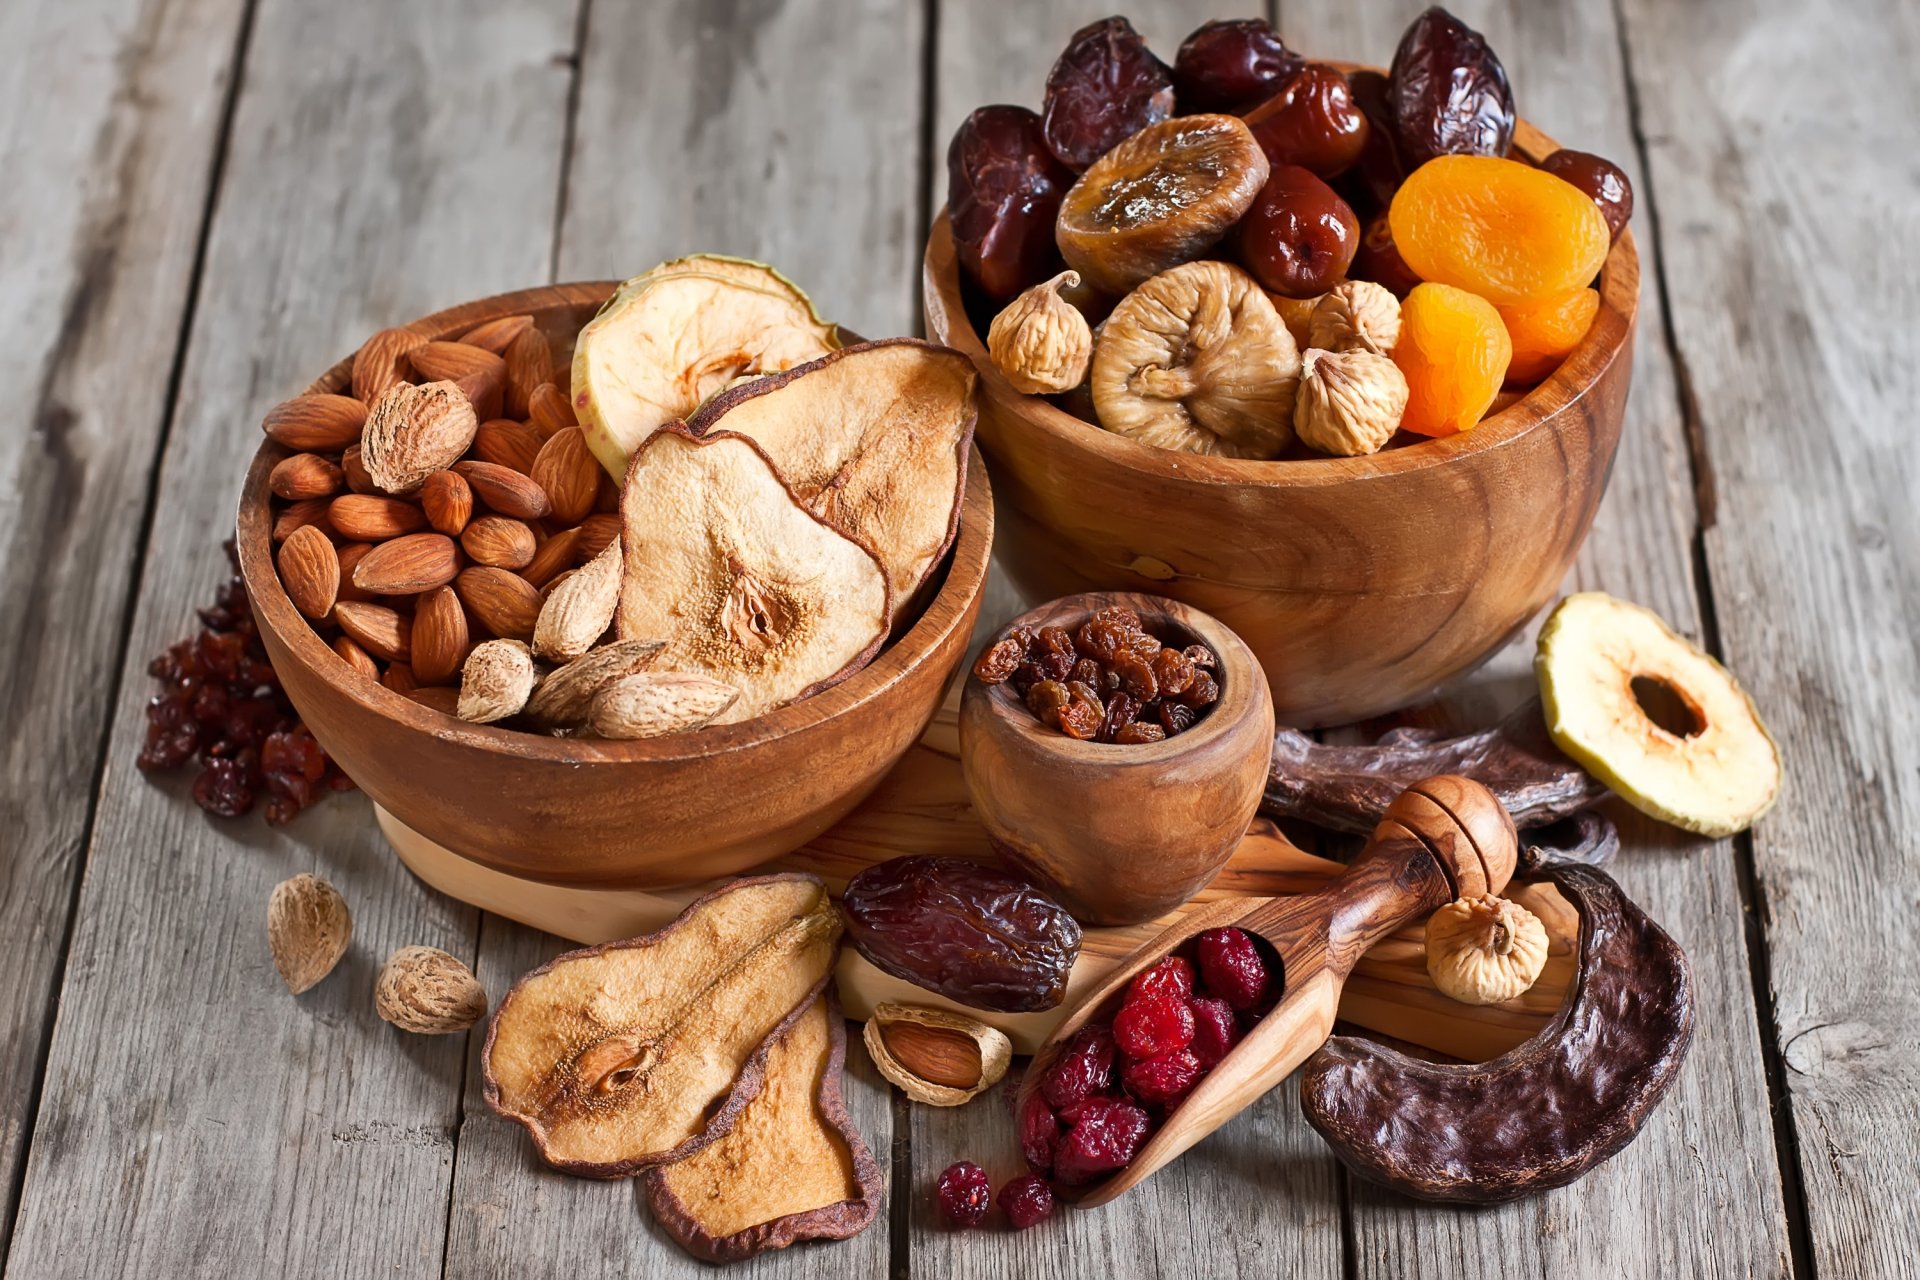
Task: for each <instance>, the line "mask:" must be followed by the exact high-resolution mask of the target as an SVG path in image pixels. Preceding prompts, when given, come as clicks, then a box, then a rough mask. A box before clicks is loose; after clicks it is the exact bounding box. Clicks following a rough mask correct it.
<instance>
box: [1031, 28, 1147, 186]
mask: <svg viewBox="0 0 1920 1280" xmlns="http://www.w3.org/2000/svg"><path fill="white" fill-rule="evenodd" d="M1172 114H1173V73H1172V71H1170V70H1169V69H1168V67H1167V64H1166V63H1164V62H1162V61H1160V59H1158V58H1156V57H1154V56H1153V54H1152V53H1151V52H1150V51H1149V50H1148V49H1147V42H1146V41H1145V40H1142V39H1141V38H1140V33H1139V32H1137V31H1135V30H1134V29H1133V24H1132V23H1130V22H1128V21H1127V20H1126V19H1125V18H1119V17H1115V18H1106V19H1104V20H1102V21H1100V22H1094V23H1089V24H1088V25H1087V26H1084V27H1082V28H1080V30H1078V31H1076V32H1074V33H1073V39H1071V40H1069V41H1068V42H1067V47H1066V49H1065V51H1064V52H1062V53H1061V55H1060V57H1059V59H1058V60H1056V61H1055V62H1054V64H1053V69H1052V70H1051V71H1049V72H1048V73H1047V100H1046V106H1045V110H1044V112H1043V120H1044V123H1043V127H1044V129H1045V131H1046V137H1047V145H1048V146H1049V147H1051V148H1052V149H1053V154H1054V155H1056V156H1059V157H1060V159H1061V161H1062V162H1063V163H1065V164H1066V166H1067V167H1068V168H1070V169H1076V170H1078V169H1084V168H1086V167H1087V166H1088V165H1090V164H1092V163H1093V162H1094V161H1095V160H1098V159H1099V158H1100V157H1101V156H1103V155H1105V154H1106V153H1107V151H1108V150H1109V149H1110V148H1112V147H1113V146H1114V145H1115V144H1116V143H1118V142H1120V141H1121V140H1122V139H1124V138H1129V137H1132V136H1133V135H1134V134H1136V133H1138V132H1139V131H1140V130H1142V129H1144V128H1146V127H1147V126H1148V125H1150V124H1158V123H1159V122H1160V121H1162V120H1165V119H1166V118H1167V117H1168V116H1171V115H1172Z"/></svg>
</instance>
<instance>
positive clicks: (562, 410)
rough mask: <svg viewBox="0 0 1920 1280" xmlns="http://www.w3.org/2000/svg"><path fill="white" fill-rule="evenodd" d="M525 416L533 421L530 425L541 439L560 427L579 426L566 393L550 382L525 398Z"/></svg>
mask: <svg viewBox="0 0 1920 1280" xmlns="http://www.w3.org/2000/svg"><path fill="white" fill-rule="evenodd" d="M527 416H528V417H529V418H531V419H533V422H532V424H531V425H532V426H533V429H534V430H535V431H538V432H539V433H540V436H541V438H542V439H545V438H547V437H549V436H551V435H553V433H554V432H556V431H558V430H560V429H561V428H562V427H574V426H578V425H580V424H579V419H577V418H575V417H574V416H573V406H572V405H571V404H569V403H568V402H567V396H566V393H565V392H564V391H562V390H560V388H559V387H556V386H554V385H553V384H552V383H551V382H543V383H541V384H540V385H539V386H537V387H535V388H534V389H533V394H532V395H530V396H528V397H527Z"/></svg>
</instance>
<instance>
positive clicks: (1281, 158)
mask: <svg viewBox="0 0 1920 1280" xmlns="http://www.w3.org/2000/svg"><path fill="white" fill-rule="evenodd" d="M1246 121H1247V128H1249V129H1251V130H1252V131H1253V137H1254V141H1256V142H1258V143H1259V144H1260V149H1261V150H1262V151H1264V152H1266V153H1267V159H1268V160H1269V161H1270V162H1271V163H1273V164H1276V165H1281V164H1296V165H1299V166H1300V167H1301V168H1303V169H1306V170H1307V171H1308V172H1310V173H1313V174H1315V175H1317V176H1319V177H1322V178H1337V177H1339V176H1340V175H1341V174H1343V173H1345V172H1346V171H1347V170H1348V169H1350V168H1352V167H1353V164H1354V162H1355V161H1356V160H1358V159H1359V158H1360V153H1361V151H1363V150H1364V149H1365V148H1366V145H1367V135H1368V134H1369V133H1370V132H1371V131H1372V125H1371V124H1370V123H1369V122H1368V120H1367V115H1366V112H1364V111H1362V110H1361V109H1360V108H1359V106H1358V105H1357V104H1356V103H1355V102H1354V100H1353V86H1352V85H1350V84H1348V83H1347V78H1346V77H1345V76H1344V75H1341V74H1340V73H1339V72H1338V71H1336V70H1334V69H1333V68H1332V67H1328V66H1321V65H1319V64H1310V65H1308V66H1304V67H1302V68H1300V69H1299V70H1298V71H1296V72H1294V73H1293V75H1292V76H1291V77H1289V78H1288V80H1287V82H1286V83H1285V84H1283V85H1281V86H1280V91H1279V92H1278V93H1276V94H1274V95H1273V97H1271V98H1269V99H1267V100H1266V101H1265V102H1263V103H1261V104H1260V105H1259V106H1258V107H1255V108H1254V109H1253V110H1252V111H1250V112H1248V113H1247V116H1246Z"/></svg>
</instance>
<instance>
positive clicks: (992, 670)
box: [973, 636, 1027, 684]
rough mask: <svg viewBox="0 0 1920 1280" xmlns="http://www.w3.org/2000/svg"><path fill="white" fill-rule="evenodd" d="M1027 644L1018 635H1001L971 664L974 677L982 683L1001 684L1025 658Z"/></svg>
mask: <svg viewBox="0 0 1920 1280" xmlns="http://www.w3.org/2000/svg"><path fill="white" fill-rule="evenodd" d="M1026 657H1027V646H1026V645H1025V644H1023V643H1022V642H1021V640H1020V638H1019V637H1018V636H1003V637H1001V638H1000V639H998V640H996V641H994V642H993V643H992V644H990V645H988V646H987V648H986V649H985V651H984V652H982V653H981V655H980V658H979V661H977V662H975V663H974V664H973V676H974V679H976V680H978V681H980V683H982V684H1001V683H1003V682H1004V681H1005V680H1006V679H1007V677H1009V676H1011V675H1012V674H1013V673H1014V672H1015V671H1016V670H1018V669H1019V667H1020V664H1021V663H1022V662H1024V661H1025V660H1026Z"/></svg>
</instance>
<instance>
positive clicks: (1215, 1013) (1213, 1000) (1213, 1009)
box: [1190, 996, 1240, 1068]
mask: <svg viewBox="0 0 1920 1280" xmlns="http://www.w3.org/2000/svg"><path fill="white" fill-rule="evenodd" d="M1239 1043H1240V1024H1239V1023H1238V1022H1236V1021H1235V1020H1234V1017H1233V1006H1231V1005H1229V1004H1228V1003H1227V1002H1226V1001H1225V1000H1222V999H1220V998H1219V997H1217V996H1207V997H1205V998H1203V999H1199V1000H1195V1001H1194V1002H1193V1044H1192V1045H1191V1046H1190V1047H1191V1048H1192V1050H1193V1056H1194V1057H1196V1058H1198V1059H1199V1060H1200V1065H1201V1066H1202V1067H1206V1068H1212V1067H1215V1066H1217V1065H1219V1062H1220V1059H1222V1058H1224V1057H1226V1056H1227V1054H1228V1052H1229V1051H1230V1050H1231V1049H1232V1048H1233V1046H1235V1045H1236V1044H1239Z"/></svg>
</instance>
